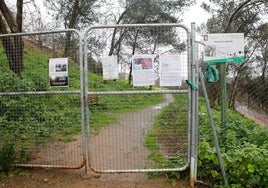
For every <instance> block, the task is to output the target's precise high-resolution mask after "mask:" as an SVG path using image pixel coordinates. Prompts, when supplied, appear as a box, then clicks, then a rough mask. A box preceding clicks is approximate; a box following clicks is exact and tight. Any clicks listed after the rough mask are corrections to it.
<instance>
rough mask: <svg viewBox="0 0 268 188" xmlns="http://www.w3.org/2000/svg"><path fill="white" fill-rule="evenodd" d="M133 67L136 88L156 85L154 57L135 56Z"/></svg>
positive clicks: (133, 57)
mask: <svg viewBox="0 0 268 188" xmlns="http://www.w3.org/2000/svg"><path fill="white" fill-rule="evenodd" d="M132 67H133V69H132V72H133V85H134V86H149V85H154V56H153V55H149V54H148V55H133V56H132Z"/></svg>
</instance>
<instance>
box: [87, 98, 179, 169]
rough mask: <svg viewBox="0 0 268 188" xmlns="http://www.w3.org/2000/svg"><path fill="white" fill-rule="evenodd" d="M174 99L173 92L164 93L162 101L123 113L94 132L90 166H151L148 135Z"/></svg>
mask: <svg viewBox="0 0 268 188" xmlns="http://www.w3.org/2000/svg"><path fill="white" fill-rule="evenodd" d="M173 101H174V98H173V96H172V95H171V94H165V95H164V102H163V103H160V104H157V105H153V106H150V107H148V108H145V109H142V110H139V111H137V112H131V113H124V114H120V115H118V117H117V118H118V121H117V122H116V123H115V124H112V125H110V126H107V127H105V128H103V129H101V130H100V132H99V133H98V134H93V135H92V136H91V139H90V146H89V147H90V151H91V154H90V159H91V160H90V161H91V167H92V168H93V169H95V170H96V171H105V170H128V169H143V168H150V165H151V164H152V161H150V160H149V159H148V157H149V155H150V152H149V150H148V148H147V147H146V146H145V138H146V135H147V133H148V131H149V130H150V129H152V126H153V123H154V121H155V118H156V116H157V115H158V114H159V113H160V112H161V110H162V109H163V107H165V106H167V105H168V104H170V103H171V102H173Z"/></svg>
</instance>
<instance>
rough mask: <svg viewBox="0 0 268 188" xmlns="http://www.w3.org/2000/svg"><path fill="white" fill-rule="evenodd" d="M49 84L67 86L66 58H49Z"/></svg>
mask: <svg viewBox="0 0 268 188" xmlns="http://www.w3.org/2000/svg"><path fill="white" fill-rule="evenodd" d="M49 81H50V86H52V87H54V86H58V87H67V86H68V58H53V59H49Z"/></svg>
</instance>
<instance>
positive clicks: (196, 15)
mask: <svg viewBox="0 0 268 188" xmlns="http://www.w3.org/2000/svg"><path fill="white" fill-rule="evenodd" d="M202 2H204V0H196V4H195V5H194V6H192V7H190V8H189V9H188V11H185V14H184V17H183V20H184V21H183V24H184V25H185V26H187V27H188V28H191V23H192V22H195V23H196V25H200V24H201V23H204V22H206V20H207V19H208V18H209V17H210V15H209V14H208V13H207V12H206V11H205V10H204V9H202V8H201V4H202ZM205 2H207V1H206V0H205Z"/></svg>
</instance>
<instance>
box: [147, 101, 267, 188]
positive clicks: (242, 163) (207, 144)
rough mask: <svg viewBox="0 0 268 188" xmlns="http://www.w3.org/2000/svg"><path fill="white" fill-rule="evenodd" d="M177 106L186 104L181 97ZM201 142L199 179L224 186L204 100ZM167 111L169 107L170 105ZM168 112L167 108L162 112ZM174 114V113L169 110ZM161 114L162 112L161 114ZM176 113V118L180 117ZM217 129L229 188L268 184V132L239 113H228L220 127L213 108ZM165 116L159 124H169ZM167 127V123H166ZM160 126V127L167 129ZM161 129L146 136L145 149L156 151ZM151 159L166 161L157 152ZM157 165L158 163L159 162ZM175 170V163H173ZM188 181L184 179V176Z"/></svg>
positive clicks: (201, 115) (169, 175)
mask: <svg viewBox="0 0 268 188" xmlns="http://www.w3.org/2000/svg"><path fill="white" fill-rule="evenodd" d="M176 101H177V102H178V104H180V105H178V106H182V105H186V104H185V99H184V98H182V97H181V98H180V97H178V98H176ZM199 105H200V109H199V110H200V143H199V149H198V175H197V178H198V179H199V180H202V181H204V182H205V183H206V184H208V185H210V186H211V187H225V185H224V182H223V178H222V174H221V170H220V165H219V162H218V157H217V153H216V148H215V144H214V141H213V136H212V131H211V128H210V125H209V119H208V116H207V110H206V106H205V102H204V100H203V99H202V98H201V99H200V102H199ZM167 108H171V107H170V106H169V107H167ZM165 111H167V109H165ZM171 111H174V110H171ZM163 113H164V112H163ZM177 113H178V117H179V116H181V115H180V114H179V111H178V112H177ZM212 113H213V118H214V121H215V124H216V130H217V134H218V137H219V141H220V148H221V152H222V154H223V160H224V164H225V169H226V174H227V179H228V182H229V186H230V187H241V188H242V187H265V186H267V185H268V176H267V174H268V171H267V169H268V129H267V128H263V129H262V128H260V127H259V126H258V125H257V124H256V123H254V122H253V121H252V120H249V119H247V118H245V117H243V116H242V115H240V114H239V113H237V112H235V111H233V110H228V113H227V128H226V129H223V128H222V127H221V126H220V122H221V120H220V119H221V118H220V114H221V112H220V110H217V109H212ZM166 117H168V116H163V115H162V114H160V115H159V118H160V119H161V120H160V122H168V119H166ZM166 124H169V123H166ZM166 124H162V126H166ZM161 134H162V130H161V129H159V128H158V126H155V130H154V131H153V133H150V134H149V135H148V138H147V140H146V143H147V146H148V147H149V148H150V149H152V151H155V150H156V149H158V145H159V143H161V142H159V141H157V138H158V137H159V135H161ZM152 138H155V139H152ZM152 155H153V156H154V157H153V159H154V160H155V161H156V162H161V163H163V164H165V163H167V162H169V161H167V160H165V159H164V160H162V159H163V157H162V155H160V154H159V153H154V152H152ZM159 165H160V163H159ZM173 167H177V164H173ZM152 175H165V176H166V177H168V178H169V179H170V180H174V179H176V178H177V177H185V175H186V176H188V175H189V173H185V172H181V173H176V175H174V172H173V173H154V174H152ZM185 178H187V177H185Z"/></svg>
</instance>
